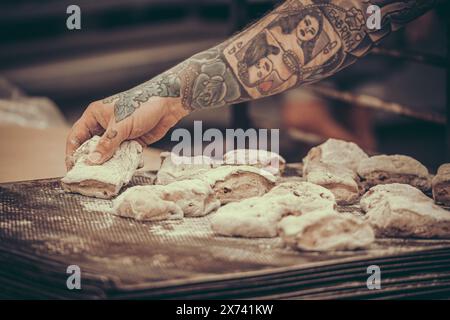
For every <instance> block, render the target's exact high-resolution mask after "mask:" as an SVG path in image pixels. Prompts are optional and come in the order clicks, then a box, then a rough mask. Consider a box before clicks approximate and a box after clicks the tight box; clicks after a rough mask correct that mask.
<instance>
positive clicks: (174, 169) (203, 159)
mask: <svg viewBox="0 0 450 320" xmlns="http://www.w3.org/2000/svg"><path fill="white" fill-rule="evenodd" d="M160 157H161V167H160V169H159V170H158V173H157V174H156V181H155V183H156V184H169V183H172V182H175V181H180V180H185V179H190V178H192V177H194V176H195V175H198V174H200V173H202V172H205V171H207V170H209V169H211V168H214V167H216V166H217V164H216V162H215V161H214V159H212V158H210V157H207V156H194V157H185V156H178V155H176V154H175V153H170V152H162V153H161V155H160Z"/></svg>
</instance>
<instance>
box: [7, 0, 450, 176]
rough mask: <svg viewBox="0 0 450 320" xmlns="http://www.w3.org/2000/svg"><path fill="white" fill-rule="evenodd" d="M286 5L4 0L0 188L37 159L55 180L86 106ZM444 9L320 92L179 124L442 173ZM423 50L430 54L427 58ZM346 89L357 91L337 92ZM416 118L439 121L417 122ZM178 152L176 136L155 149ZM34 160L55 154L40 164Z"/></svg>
mask: <svg viewBox="0 0 450 320" xmlns="http://www.w3.org/2000/svg"><path fill="white" fill-rule="evenodd" d="M280 2H281V1H264V0H247V1H243V0H96V1H92V0H90V1H89V0H78V1H76V3H74V2H72V1H65V0H40V1H37V0H35V1H32V0H14V1H13V0H2V1H1V2H0V17H1V18H0V39H1V40H0V150H2V151H1V152H2V158H3V160H2V161H3V162H2V163H1V169H0V181H4V180H11V179H12V178H11V177H12V176H14V179H17V180H18V179H20V178H23V177H22V176H20V175H19V177H16V175H14V174H12V173H11V172H13V171H22V172H23V171H24V170H25V171H27V170H28V171H30V172H34V173H35V172H36V171H40V175H38V176H46V175H50V176H53V175H54V174H55V173H54V171H51V169H49V170H46V169H44V168H39V170H36V165H34V166H33V165H32V164H33V163H34V164H36V162H41V163H42V162H45V163H47V164H48V166H50V167H51V165H49V164H52V163H53V162H54V163H56V164H55V166H57V167H58V170H57V174H60V172H61V170H63V168H62V162H63V160H64V159H63V158H64V155H63V151H64V139H65V135H66V133H67V130H68V128H69V127H70V126H71V124H73V122H74V121H76V120H77V119H78V117H79V116H80V115H81V114H82V112H83V110H84V108H85V107H86V106H87V105H88V104H89V103H90V102H92V101H95V100H98V99H102V98H104V97H107V96H110V95H112V94H114V93H117V92H119V91H123V90H126V89H129V88H130V87H133V86H135V85H137V84H139V83H141V82H143V81H146V80H148V79H150V78H152V77H153V76H155V75H157V74H159V73H160V72H162V71H164V70H166V69H167V68H169V67H171V66H173V65H175V64H177V63H178V62H180V61H182V60H184V59H186V58H188V57H189V56H191V55H192V54H194V53H196V52H199V51H201V50H204V49H206V48H209V47H211V46H213V45H215V44H218V43H220V42H221V41H223V40H224V39H226V38H227V37H229V36H230V35H231V34H233V33H235V32H236V31H237V30H239V29H241V28H242V27H244V26H245V25H247V24H249V23H251V22H252V21H255V20H256V19H258V18H260V17H261V16H262V15H264V13H266V12H268V11H270V10H272V9H273V8H274V7H275V6H276V5H277V4H279V3H280ZM71 4H76V5H78V6H79V7H80V8H81V27H82V28H81V30H73V31H71V30H68V29H67V28H66V19H67V17H68V14H66V8H67V7H68V6H69V5H71ZM448 12H450V10H449V8H448V3H446V2H445V1H444V2H443V3H441V4H440V5H439V6H438V7H437V9H436V10H434V11H433V12H430V13H429V14H427V15H425V16H423V17H422V18H420V19H419V20H417V21H415V22H413V23H411V24H410V25H408V26H407V27H406V28H405V29H403V30H401V31H400V32H397V33H395V34H392V35H390V36H389V38H388V39H386V41H384V42H383V44H382V47H381V50H378V51H377V52H376V53H375V54H370V55H369V56H367V57H366V58H365V59H363V60H361V61H359V62H357V63H356V64H355V65H353V66H351V67H349V68H348V69H346V70H345V71H344V72H341V73H340V74H338V75H337V76H335V77H333V78H332V79H329V80H326V81H324V82H323V83H319V84H318V86H317V88H321V89H322V90H317V89H316V90H314V89H315V88H316V85H314V86H313V88H312V89H311V88H302V89H293V90H290V91H289V92H287V93H285V94H282V95H279V96H276V97H270V98H266V99H262V100H259V101H256V102H252V103H250V104H248V105H238V106H234V107H232V108H228V107H225V108H222V109H213V110H209V111H201V112H196V113H193V114H191V115H190V116H189V117H187V118H185V119H184V120H183V121H182V122H180V123H179V125H178V127H185V128H188V129H192V126H193V121H194V120H203V121H204V123H203V127H204V129H206V128H208V127H215V128H221V129H225V128H237V127H242V128H248V127H255V128H280V135H281V150H280V151H281V154H282V155H283V156H285V157H286V158H287V159H288V161H291V162H294V161H297V162H298V161H300V160H301V159H302V157H303V156H304V155H305V154H306V152H307V151H308V150H309V148H310V147H311V146H313V145H316V144H318V143H320V142H322V141H324V139H326V138H327V137H335V138H341V139H345V140H352V141H355V142H357V143H358V144H360V145H361V146H362V147H363V148H364V149H365V150H367V151H368V152H370V153H388V154H394V153H401V154H407V155H410V156H413V157H415V158H417V159H418V160H420V161H422V162H423V163H424V164H425V165H426V166H428V167H429V168H430V169H432V170H435V169H436V167H437V166H438V165H439V164H441V163H443V162H445V157H446V152H448V151H449V150H448V149H449V146H448V145H447V144H446V143H447V142H446V137H447V136H448V131H446V130H447V129H446V126H445V124H444V123H443V122H444V121H445V117H446V112H448V111H446V110H447V109H446V91H448V89H447V88H448V87H447V82H446V69H445V68H446V66H448V58H446V57H447V47H448V43H447V41H448V38H449V37H448V33H447V32H448V31H447V29H448ZM397 50H401V51H402V52H407V57H408V59H404V57H403V58H399V57H398V55H399V54H398V52H397ZM416 52H420V53H421V54H425V58H426V59H425V61H424V58H423V56H416V55H415V53H416ZM400 56H401V57H402V55H400ZM424 62H426V63H424ZM330 90H331V91H330ZM346 92H351V93H352V95H351V96H350V97H348V96H345V97H344V96H336V93H338V94H339V93H346ZM364 95H370V96H374V97H377V98H379V99H381V100H383V101H387V102H395V103H398V104H401V105H403V106H407V107H408V108H410V109H411V110H413V113H412V115H413V116H414V117H406V116H400V115H393V114H392V113H388V112H383V111H380V110H375V109H374V108H373V106H369V107H367V105H365V104H364V101H367V99H365V100H364V99H363V100H364V101H361V97H365V96H364ZM358 97H359V98H360V99H358ZM369 100H370V99H369ZM377 101H378V100H377ZM372 102H373V101H372ZM369 104H370V103H369ZM361 106H362V107H361ZM388 107H396V105H392V104H391V105H388ZM420 115H425V117H428V118H432V120H433V121H431V122H430V121H423V120H419V119H417V118H418V117H419V118H420V117H421V116H420ZM55 128H57V129H55ZM27 130H29V132H28V133H26V132H27ZM52 130H53V131H52ZM172 145H173V143H172V142H171V141H170V133H169V134H168V135H167V136H166V137H165V138H164V139H163V140H161V141H160V142H158V143H156V144H155V145H153V146H152V147H156V148H161V149H170V147H171V146H172ZM12 148H13V149H14V150H11V149H12ZM22 152H25V156H24V155H23V153H22ZM37 154H39V155H40V156H42V157H44V156H45V157H48V158H40V159H39V160H36V159H37V158H36V156H37ZM24 157H26V158H27V159H29V161H31V162H29V163H27V164H23V165H22V167H21V169H15V170H14V169H13V168H11V166H14V167H16V168H19V167H18V166H19V165H18V162H19V161H20V159H19V158H24ZM30 163H31V164H30ZM50 172H52V173H50ZM5 177H8V178H5ZM32 177H36V175H34V176H32ZM2 178H3V180H2Z"/></svg>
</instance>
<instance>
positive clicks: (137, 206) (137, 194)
mask: <svg viewBox="0 0 450 320" xmlns="http://www.w3.org/2000/svg"><path fill="white" fill-rule="evenodd" d="M154 196H156V197H157V198H159V199H160V200H162V201H165V202H172V203H174V204H175V205H176V206H177V207H178V208H179V209H180V210H181V212H182V215H181V216H179V215H175V218H182V217H183V215H184V216H185V217H200V216H204V215H207V214H209V213H210V212H212V211H214V210H215V209H217V208H218V207H219V206H220V201H219V200H217V199H216V198H215V196H214V192H213V190H212V189H211V187H210V186H209V185H208V184H207V183H206V182H204V181H202V180H183V181H177V182H173V183H171V184H168V185H150V186H137V187H133V188H130V189H128V190H127V191H125V192H124V193H123V194H121V195H120V196H119V197H118V198H117V199H116V200H115V201H114V208H115V209H116V210H115V211H116V214H117V215H120V216H121V215H123V214H122V212H123V211H124V212H125V216H127V217H130V216H132V215H134V216H135V217H143V218H145V219H146V220H155V219H156V220H163V219H174V217H173V216H172V215H166V216H164V215H161V214H159V212H158V210H156V213H155V209H154V206H155V205H156V207H158V208H159V207H161V201H159V200H158V201H156V204H155V202H154V201H155V197H154ZM123 203H125V205H124V204H123ZM172 208H173V207H172ZM175 213H177V214H178V213H179V210H177V211H175ZM143 218H141V219H140V220H144V219H143Z"/></svg>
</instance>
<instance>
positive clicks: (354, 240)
mask: <svg viewBox="0 0 450 320" xmlns="http://www.w3.org/2000/svg"><path fill="white" fill-rule="evenodd" d="M278 229H279V233H280V236H281V238H282V239H283V241H284V242H285V243H286V244H287V245H288V246H291V247H293V248H296V249H300V250H304V251H332V250H355V249H362V248H366V247H368V246H369V245H370V244H371V243H373V242H374V240H375V236H374V232H373V230H372V228H371V227H370V225H369V224H367V223H366V222H364V221H362V220H361V219H358V218H356V217H352V216H351V215H350V214H341V213H337V212H334V211H322V212H317V213H315V214H307V215H301V216H288V217H285V218H284V219H282V220H281V221H280V223H279V224H278Z"/></svg>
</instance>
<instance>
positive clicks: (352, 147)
mask: <svg viewBox="0 0 450 320" xmlns="http://www.w3.org/2000/svg"><path fill="white" fill-rule="evenodd" d="M367 158H368V156H367V154H366V153H365V152H364V151H363V150H362V149H361V148H360V147H358V145H356V144H355V143H353V142H347V141H342V140H337V139H328V140H327V141H326V142H325V143H323V144H321V145H319V146H317V147H314V148H312V149H311V150H310V151H309V152H308V154H307V155H306V157H305V158H304V159H303V170H304V171H303V173H305V172H306V171H307V170H308V167H309V166H310V165H311V164H313V163H319V162H321V163H325V164H332V165H335V166H338V167H345V168H348V169H350V170H352V171H354V172H356V170H357V169H358V165H359V163H360V162H361V161H363V160H365V159H367Z"/></svg>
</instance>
